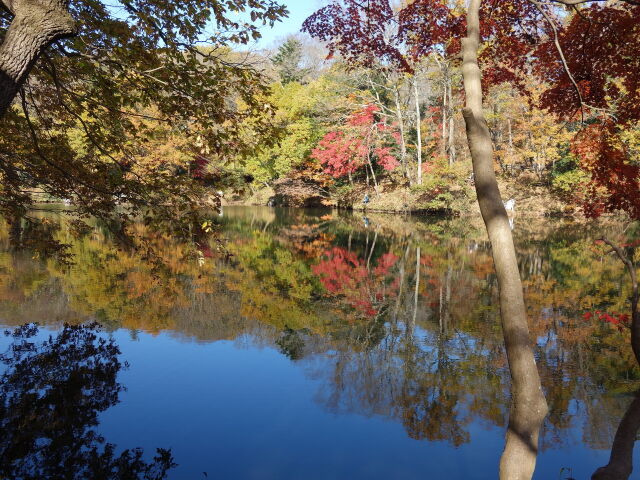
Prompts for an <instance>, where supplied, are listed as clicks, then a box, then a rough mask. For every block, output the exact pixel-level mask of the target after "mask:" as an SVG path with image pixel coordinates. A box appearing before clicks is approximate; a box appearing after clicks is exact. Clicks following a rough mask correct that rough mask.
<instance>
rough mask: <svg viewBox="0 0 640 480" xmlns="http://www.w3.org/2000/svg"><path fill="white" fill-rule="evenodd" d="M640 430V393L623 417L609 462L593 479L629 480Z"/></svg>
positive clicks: (597, 471)
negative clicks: (634, 448)
mask: <svg viewBox="0 0 640 480" xmlns="http://www.w3.org/2000/svg"><path fill="white" fill-rule="evenodd" d="M638 430H640V394H638V393H637V394H636V398H635V399H634V400H633V402H631V405H629V408H628V409H627V412H626V413H625V414H624V417H622V420H621V421H620V425H619V426H618V430H617V431H616V436H615V438H614V440H613V447H612V448H611V457H610V458H609V463H608V464H607V465H606V466H604V467H600V468H599V469H598V470H596V472H595V473H594V474H593V476H592V477H591V479H592V480H627V479H628V478H629V477H631V473H632V472H633V447H634V445H635V443H636V437H637V435H638Z"/></svg>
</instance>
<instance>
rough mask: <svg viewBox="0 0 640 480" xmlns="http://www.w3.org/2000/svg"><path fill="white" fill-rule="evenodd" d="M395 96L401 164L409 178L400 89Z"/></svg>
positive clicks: (403, 171) (395, 92) (395, 91)
mask: <svg viewBox="0 0 640 480" xmlns="http://www.w3.org/2000/svg"><path fill="white" fill-rule="evenodd" d="M394 96H395V102H396V116H397V117H398V128H399V129H400V163H401V164H402V173H403V174H404V176H405V177H407V178H410V177H409V171H408V170H407V142H406V140H405V138H404V136H405V133H404V118H403V117H402V107H401V105H400V93H399V92H398V88H397V87H396V88H395V89H394Z"/></svg>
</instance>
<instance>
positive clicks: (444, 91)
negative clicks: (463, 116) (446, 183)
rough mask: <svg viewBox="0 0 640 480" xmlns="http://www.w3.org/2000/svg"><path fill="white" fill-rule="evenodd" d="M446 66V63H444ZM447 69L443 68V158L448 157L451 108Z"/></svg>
mask: <svg viewBox="0 0 640 480" xmlns="http://www.w3.org/2000/svg"><path fill="white" fill-rule="evenodd" d="M443 65H444V62H443ZM447 76H448V72H447V67H446V66H443V67H442V77H443V78H442V92H443V93H442V156H443V157H445V156H446V155H447V117H448V116H449V107H448V103H447Z"/></svg>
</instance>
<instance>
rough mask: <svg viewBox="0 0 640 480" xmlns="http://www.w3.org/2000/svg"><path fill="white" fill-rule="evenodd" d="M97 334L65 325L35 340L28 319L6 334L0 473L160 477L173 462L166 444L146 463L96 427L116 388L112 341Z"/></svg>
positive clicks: (1, 359) (0, 387)
mask: <svg viewBox="0 0 640 480" xmlns="http://www.w3.org/2000/svg"><path fill="white" fill-rule="evenodd" d="M98 333H99V330H98V329H97V328H96V327H95V326H91V325H89V326H79V327H69V326H67V327H64V328H63V329H62V330H61V331H60V333H58V334H57V335H55V336H53V337H49V338H48V339H47V338H46V337H44V338H45V339H44V340H42V339H38V337H37V335H38V327H37V326H35V325H33V324H27V325H24V326H22V327H20V328H17V329H16V330H15V331H13V332H8V333H7V335H11V336H12V343H11V345H10V346H9V348H8V349H7V351H6V352H4V353H2V354H0V363H2V364H3V365H4V367H5V371H4V373H3V375H2V376H1V377H0V428H2V439H1V440H0V477H2V478H12V479H16V480H36V479H43V478H65V479H78V480H80V479H86V478H102V479H106V480H111V479H113V480H116V479H124V478H127V479H131V480H136V479H140V480H142V479H146V480H161V479H164V478H166V475H167V472H168V470H170V469H171V468H173V467H174V466H175V464H174V463H173V459H172V456H171V453H170V451H168V450H163V449H158V454H157V456H156V457H155V458H154V460H153V461H152V462H147V461H146V460H144V458H143V452H142V450H141V449H134V450H124V451H123V452H121V453H120V454H117V453H116V447H115V445H112V444H109V443H105V439H104V438H103V437H101V436H100V435H99V434H98V432H97V428H98V425H99V422H98V415H99V414H100V413H101V412H104V411H105V410H107V409H108V408H110V407H112V406H114V405H115V404H117V403H118V402H119V395H120V393H121V392H122V391H123V387H122V386H121V385H120V384H119V383H118V381H117V375H118V373H119V371H120V370H121V368H122V367H123V364H122V363H121V361H120V360H119V358H118V356H119V354H120V351H119V349H118V346H117V345H116V344H115V343H114V341H113V340H107V339H104V338H102V337H100V336H99V335H98Z"/></svg>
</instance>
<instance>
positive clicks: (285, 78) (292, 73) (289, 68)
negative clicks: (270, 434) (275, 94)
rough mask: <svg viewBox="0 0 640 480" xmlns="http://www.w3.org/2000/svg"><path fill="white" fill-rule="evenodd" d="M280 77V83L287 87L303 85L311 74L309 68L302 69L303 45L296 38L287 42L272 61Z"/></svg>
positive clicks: (281, 46)
mask: <svg viewBox="0 0 640 480" xmlns="http://www.w3.org/2000/svg"><path fill="white" fill-rule="evenodd" d="M271 61H272V62H273V64H274V65H275V67H276V70H277V71H278V75H280V81H281V82H282V83H283V84H284V85H286V84H287V83H291V82H299V83H302V81H303V80H304V77H306V76H307V74H308V73H309V70H310V69H308V68H302V67H301V66H300V64H301V63H302V43H301V42H300V41H299V40H296V39H295V38H289V39H288V40H287V41H285V42H284V43H283V44H282V45H280V48H278V53H276V54H275V56H274V57H273V58H272V59H271Z"/></svg>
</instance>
